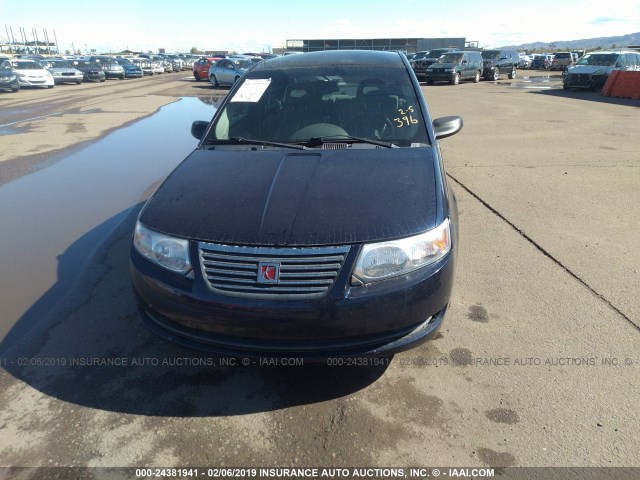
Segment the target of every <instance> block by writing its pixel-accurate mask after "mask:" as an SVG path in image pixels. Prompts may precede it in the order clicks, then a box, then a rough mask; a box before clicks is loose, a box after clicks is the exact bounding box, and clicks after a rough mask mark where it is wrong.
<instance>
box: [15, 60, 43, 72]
mask: <svg viewBox="0 0 640 480" xmlns="http://www.w3.org/2000/svg"><path fill="white" fill-rule="evenodd" d="M11 66H12V67H13V68H15V69H16V70H41V69H42V68H43V67H42V65H40V64H39V63H38V62H35V61H34V62H12V63H11Z"/></svg>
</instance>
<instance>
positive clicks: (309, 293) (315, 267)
mask: <svg viewBox="0 0 640 480" xmlns="http://www.w3.org/2000/svg"><path fill="white" fill-rule="evenodd" d="M198 247H199V256H200V267H201V269H202V276H203V277H204V279H205V281H206V283H207V286H208V287H209V289H210V290H211V291H213V292H215V293H218V294H222V295H230V296H234V297H247V298H271V299H287V298H289V299H305V298H318V297H322V296H324V295H326V294H327V292H328V291H329V289H330V288H331V287H332V286H333V284H334V283H335V281H336V278H337V277H338V274H339V273H340V270H341V269H342V265H343V264H344V261H345V258H346V256H347V253H348V252H349V248H350V247H349V246H348V245H347V246H340V247H318V248H315V247H305V248H264V247H235V246H230V245H218V244H212V243H204V242H202V243H200V244H199V245H198ZM260 263H265V264H276V265H278V266H279V279H278V281H277V283H263V282H259V281H258V265H259V264H260Z"/></svg>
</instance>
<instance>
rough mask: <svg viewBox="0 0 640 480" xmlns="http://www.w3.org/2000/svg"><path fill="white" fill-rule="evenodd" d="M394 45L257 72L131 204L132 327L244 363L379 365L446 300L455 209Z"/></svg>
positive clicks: (416, 335)
mask: <svg viewBox="0 0 640 480" xmlns="http://www.w3.org/2000/svg"><path fill="white" fill-rule="evenodd" d="M461 128H462V119H461V118H460V117H444V118H441V119H437V120H433V121H432V119H431V117H430V116H429V112H428V110H427V105H426V103H425V99H424V97H423V95H422V91H421V89H420V86H419V84H418V81H417V79H416V77H415V75H414V73H413V71H412V69H411V67H410V65H409V63H408V62H407V60H406V58H405V56H404V55H403V54H401V53H391V52H373V51H344V50H342V51H327V52H317V53H315V52H314V53H305V54H303V55H291V56H288V57H280V58H277V59H273V60H266V61H264V62H261V63H259V64H257V65H256V66H255V67H254V68H252V69H251V70H249V71H248V72H247V73H246V74H245V75H244V76H242V77H241V78H239V79H238V80H237V81H236V83H235V85H234V87H233V88H232V89H231V90H230V92H229V94H228V95H227V96H226V97H225V100H224V101H223V103H222V105H221V106H220V108H219V109H218V110H217V112H216V113H215V115H214V118H213V120H212V121H211V122H194V124H193V126H192V133H193V134H194V136H196V137H197V138H198V139H200V143H199V145H198V147H197V148H196V149H195V151H193V152H192V153H191V154H190V155H189V156H188V157H187V158H186V159H185V160H184V161H183V162H182V163H181V164H180V165H179V166H178V167H177V168H176V169H175V170H174V171H173V172H172V173H171V174H170V175H169V177H168V178H167V179H166V180H165V181H164V182H163V183H162V185H161V186H160V187H159V188H158V189H157V190H156V192H155V193H154V194H153V196H152V197H151V198H150V199H149V201H148V202H147V204H146V205H145V206H144V208H143V209H142V211H141V212H140V215H139V217H138V222H137V224H136V227H135V232H134V238H133V244H132V247H131V277H132V283H133V289H134V292H135V295H136V297H137V300H138V305H139V308H140V312H141V315H142V318H143V319H144V321H145V322H146V323H147V325H148V326H149V327H150V328H151V330H152V331H154V332H155V333H157V334H158V335H161V336H163V337H165V338H167V339H169V340H172V341H174V342H178V343H180V344H183V345H187V346H190V347H194V348H201V349H205V350H210V351H213V352H217V353H219V354H223V355H230V356H243V357H258V358H265V357H266V358H285V357H286V358H292V357H296V358H302V359H307V360H313V361H327V359H332V358H336V357H341V358H343V357H362V356H366V357H369V356H389V355H392V354H393V353H395V352H398V351H401V350H405V349H407V348H410V347H412V346H415V345H417V344H419V343H420V342H422V341H424V340H426V339H428V338H430V337H431V336H433V335H434V334H435V332H436V330H437V329H438V327H440V325H441V324H442V322H443V320H444V318H445V315H446V312H447V309H448V306H449V302H450V296H451V289H452V286H453V280H454V275H455V263H456V252H457V246H458V212H457V206H456V200H455V197H454V195H453V192H452V190H451V188H450V187H449V185H448V183H447V177H446V176H445V172H444V163H443V159H442V156H441V150H440V148H439V146H438V139H440V138H444V137H447V136H450V135H453V134H454V133H457V132H458V131H459V130H460V129H461Z"/></svg>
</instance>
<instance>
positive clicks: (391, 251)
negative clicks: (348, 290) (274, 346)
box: [353, 219, 451, 283]
mask: <svg viewBox="0 0 640 480" xmlns="http://www.w3.org/2000/svg"><path fill="white" fill-rule="evenodd" d="M450 250H451V230H450V225H449V219H446V220H445V221H444V222H442V223H441V224H440V225H438V226H437V227H436V228H434V229H433V230H429V231H428V232H425V233H421V234H420V235H416V236H414V237H409V238H402V239H400V240H392V241H390V242H382V243H371V244H368V245H365V246H364V247H363V248H362V251H361V252H360V256H359V257H358V260H357V261H356V266H355V269H354V271H353V274H354V276H355V277H357V278H358V279H360V280H361V281H362V282H364V283H371V282H375V281H378V280H384V279H387V278H391V277H396V276H398V275H404V274H407V273H409V272H412V271H414V270H417V269H419V268H422V267H425V266H427V265H430V264H432V263H434V262H436V261H437V260H439V259H441V258H442V257H444V256H445V255H446V254H447V253H449V251H450Z"/></svg>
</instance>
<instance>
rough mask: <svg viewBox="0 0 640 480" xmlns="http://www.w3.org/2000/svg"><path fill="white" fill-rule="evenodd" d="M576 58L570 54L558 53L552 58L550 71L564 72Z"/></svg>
mask: <svg viewBox="0 0 640 480" xmlns="http://www.w3.org/2000/svg"><path fill="white" fill-rule="evenodd" d="M575 61H576V58H575V56H574V54H573V53H571V52H558V53H556V54H555V55H554V56H553V60H552V61H551V66H550V67H549V68H550V69H551V70H566V69H567V68H569V67H570V66H572V65H573V64H574V62H575Z"/></svg>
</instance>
